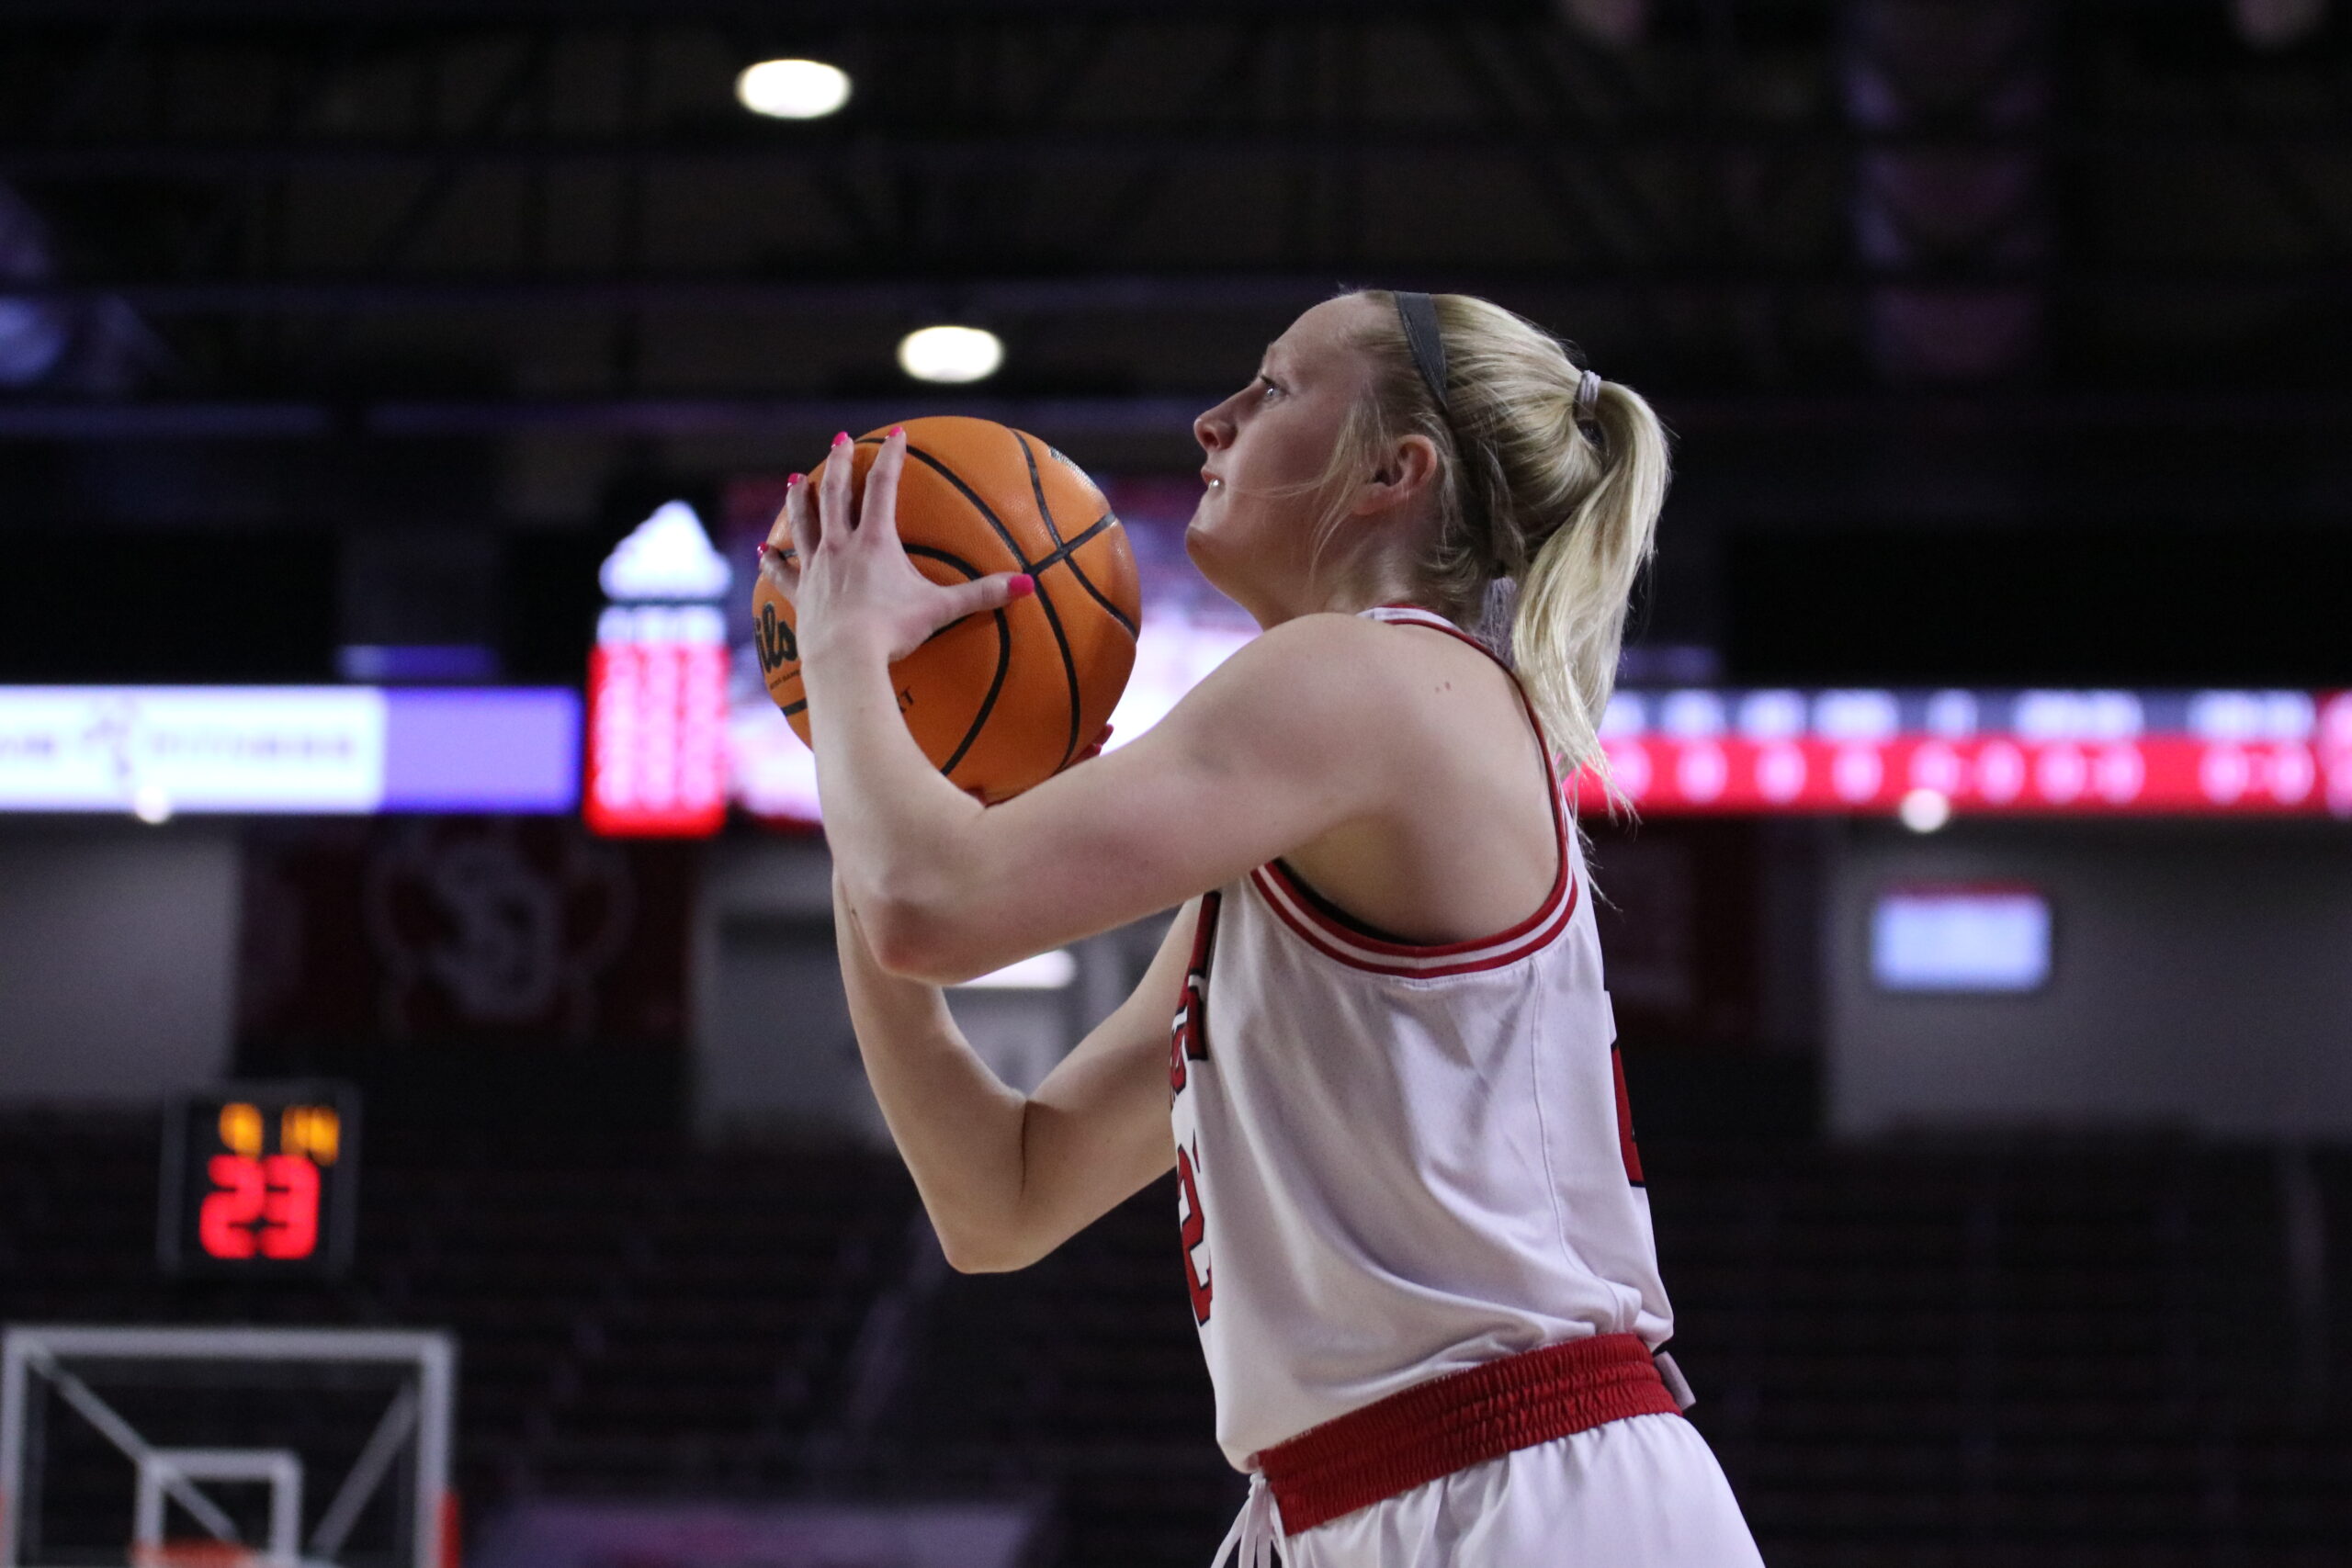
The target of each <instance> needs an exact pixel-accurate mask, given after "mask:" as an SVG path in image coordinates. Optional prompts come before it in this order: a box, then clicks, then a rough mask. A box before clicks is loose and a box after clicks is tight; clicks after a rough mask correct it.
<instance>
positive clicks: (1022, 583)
mask: <svg viewBox="0 0 2352 1568" xmlns="http://www.w3.org/2000/svg"><path fill="white" fill-rule="evenodd" d="M1004 592H1005V593H1006V594H1007V596H1009V597H1011V598H1014V599H1026V598H1028V597H1029V595H1031V594H1032V593H1035V592H1037V580H1036V579H1035V578H1034V577H1032V576H1030V575H1029V574H1028V573H1027V572H1025V571H1016V572H1014V573H1013V574H1012V576H1011V577H1008V578H1006V579H1005V580H1004Z"/></svg>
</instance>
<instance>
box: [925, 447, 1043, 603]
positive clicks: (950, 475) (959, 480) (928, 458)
mask: <svg viewBox="0 0 2352 1568" xmlns="http://www.w3.org/2000/svg"><path fill="white" fill-rule="evenodd" d="M907 456H908V457H914V458H918V459H920V460H921V461H922V465H923V466H924V467H925V468H929V469H930V470H931V471H932V472H933V473H935V474H937V475H938V476H939V477H940V478H941V479H945V480H946V481H947V482H948V483H949V484H952V485H954V486H955V487H956V490H957V491H959V492H960V493H961V494H962V495H963V497H964V499H965V500H966V501H968V502H971V503H972V507H973V510H974V511H976V512H978V513H979V514H980V515H981V516H982V517H984V518H986V519H987V520H988V525H989V527H991V528H993V529H995V530H996V536H997V537H998V538H1000V539H1002V540H1003V541H1004V547H1005V548H1006V549H1008V550H1010V551H1012V558H1013V559H1014V560H1015V561H1016V562H1018V563H1019V567H1020V570H1023V571H1028V570H1029V558H1028V557H1027V556H1024V555H1023V554H1022V553H1021V545H1020V542H1019V541H1018V540H1016V539H1014V538H1013V536H1012V529H1010V528H1008V527H1006V526H1005V525H1004V523H1003V520H1002V519H1001V518H1000V517H998V516H997V514H996V513H994V512H991V511H990V510H989V503H988V502H985V501H982V500H981V499H980V497H979V492H978V491H975V490H974V489H973V488H972V487H971V486H970V485H967V484H966V483H965V482H964V480H963V477H962V476H961V475H959V474H958V473H956V470H955V469H953V468H949V467H948V466H947V465H946V464H944V463H943V462H941V461H940V460H939V459H938V458H936V457H933V456H932V455H931V454H930V453H928V452H926V451H924V450H923V449H922V447H920V446H910V447H908V448H907ZM1031 575H1032V576H1035V573H1034V572H1033V573H1031Z"/></svg>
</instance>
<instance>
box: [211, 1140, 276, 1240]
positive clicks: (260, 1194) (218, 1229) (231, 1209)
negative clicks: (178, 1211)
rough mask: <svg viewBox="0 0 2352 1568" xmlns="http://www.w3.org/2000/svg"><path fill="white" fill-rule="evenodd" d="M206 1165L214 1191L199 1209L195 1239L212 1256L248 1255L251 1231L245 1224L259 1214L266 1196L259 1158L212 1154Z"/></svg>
mask: <svg viewBox="0 0 2352 1568" xmlns="http://www.w3.org/2000/svg"><path fill="white" fill-rule="evenodd" d="M206 1170H207V1171H208V1172H209V1174H210V1176H211V1178H212V1186H213V1188H214V1190H213V1191H212V1193H211V1194H210V1195H209V1196H208V1197H207V1198H206V1199H205V1200H204V1207H203V1208H202V1209H201V1210H199V1211H198V1213H197V1218H196V1236H197V1239H198V1241H200V1242H202V1243H203V1244H204V1250H205V1251H207V1252H209V1253H210V1254H211V1255H212V1256H213V1257H215V1258H251V1257H252V1256H253V1255H254V1233H253V1232H252V1230H250V1229H249V1228H247V1227H249V1226H251V1225H252V1224H253V1223H254V1221H255V1220H257V1219H259V1218H260V1217H261V1206H262V1201H263V1199H264V1198H265V1197H266V1196H267V1187H266V1183H265V1182H264V1181H263V1179H262V1173H261V1161H259V1160H257V1159H254V1157H253V1156H250V1155H214V1156H212V1162H211V1164H209V1166H207V1167H206Z"/></svg>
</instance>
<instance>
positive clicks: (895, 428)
mask: <svg viewBox="0 0 2352 1568" xmlns="http://www.w3.org/2000/svg"><path fill="white" fill-rule="evenodd" d="M906 433H907V427H906V426H905V425H903V424H894V425H892V426H891V427H890V434H893V435H904V434H906Z"/></svg>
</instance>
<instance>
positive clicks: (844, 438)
mask: <svg viewBox="0 0 2352 1568" xmlns="http://www.w3.org/2000/svg"><path fill="white" fill-rule="evenodd" d="M833 445H834V446H848V445H849V432H848V431H846V430H844V431H842V433H841V434H839V435H836V436H834V437H833Z"/></svg>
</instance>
